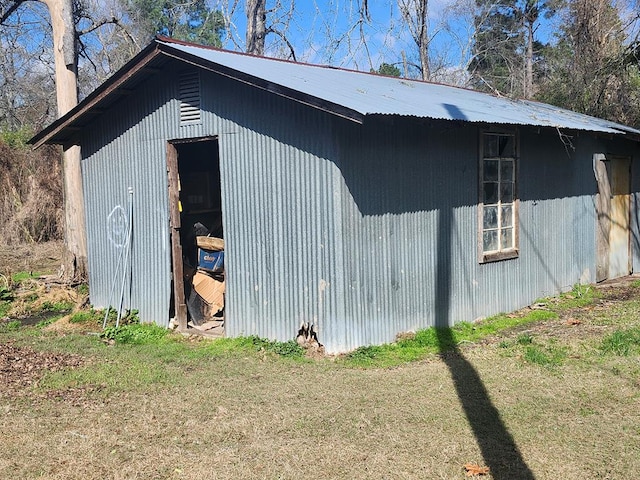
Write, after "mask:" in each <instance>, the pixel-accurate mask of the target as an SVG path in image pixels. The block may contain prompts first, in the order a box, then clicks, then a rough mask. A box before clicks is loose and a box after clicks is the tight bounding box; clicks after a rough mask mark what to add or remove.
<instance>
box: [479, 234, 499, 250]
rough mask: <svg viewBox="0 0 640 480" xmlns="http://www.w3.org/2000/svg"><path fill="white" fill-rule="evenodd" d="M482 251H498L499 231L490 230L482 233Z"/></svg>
mask: <svg viewBox="0 0 640 480" xmlns="http://www.w3.org/2000/svg"><path fill="white" fill-rule="evenodd" d="M482 249H483V251H485V252H493V251H496V250H498V231H497V230H489V231H488V232H483V233H482Z"/></svg>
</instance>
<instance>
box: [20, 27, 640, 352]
mask: <svg viewBox="0 0 640 480" xmlns="http://www.w3.org/2000/svg"><path fill="white" fill-rule="evenodd" d="M639 140H640V131H638V130H636V129H633V128H630V127H626V126H623V125H619V124H615V123H612V122H608V121H605V120H602V119H597V118H593V117H589V116H586V115H581V114H577V113H575V112H570V111H567V110H562V109H559V108H556V107H553V106H550V105H544V104H540V103H536V102H531V101H515V100H510V99H506V98H500V97H495V96H492V95H488V94H484V93H480V92H475V91H471V90H466V89H461V88H455V87H450V86H445V85H438V84H431V83H426V82H419V81H411V80H406V79H399V78H392V77H383V76H379V75H373V74H367V73H361V72H354V71H347V70H341V69H335V68H330V67H322V66H316V65H305V64H297V63H292V62H286V61H281V60H274V59H267V58H260V57H254V56H248V55H244V54H239V53H233V52H228V51H223V50H217V49H212V48H206V47H201V46H198V45H192V44H186V43H182V42H177V41H174V40H171V39H168V38H163V37H158V38H157V39H155V40H154V41H153V42H152V43H151V44H150V45H149V46H148V47H147V48H146V49H145V50H144V51H142V52H141V53H140V54H139V55H137V56H136V57H135V58H134V59H132V60H131V61H130V62H129V63H128V64H127V65H125V66H124V67H123V68H122V69H121V70H120V71H119V72H117V73H116V74H115V75H114V76H113V77H112V78H111V79H109V80H107V81H106V82H105V83H104V84H103V85H102V86H101V87H99V88H98V89H97V90H96V91H94V92H93V93H92V94H91V95H89V96H88V97H87V98H86V99H84V100H83V101H82V102H81V103H80V104H79V105H78V106H77V107H76V108H75V109H73V110H72V111H70V112H69V113H68V114H67V115H65V116H64V117H62V118H60V119H59V120H57V121H56V122H54V123H53V124H51V125H50V126H48V127H47V128H46V129H44V130H43V131H42V132H40V133H39V134H38V135H36V136H35V137H34V138H33V139H32V143H34V144H35V145H36V146H37V145H41V144H44V143H57V144H61V145H63V146H65V147H68V146H70V145H80V146H81V150H82V174H83V185H84V195H85V204H86V225H87V236H88V250H89V251H88V255H89V283H90V292H91V293H90V295H91V303H92V304H93V305H94V306H96V307H107V306H109V304H110V302H111V298H112V292H113V285H114V279H121V281H122V282H123V285H124V286H126V288H125V290H126V292H127V295H126V298H125V303H126V305H127V306H128V308H133V309H137V310H138V311H139V315H140V318H141V319H142V320H143V321H153V322H156V323H158V324H160V325H168V322H169V321H170V319H171V318H172V317H177V318H178V319H179V320H180V321H181V322H182V324H183V326H184V325H186V321H187V318H186V317H187V311H186V307H185V302H186V300H185V293H184V283H185V281H186V280H185V273H186V272H185V269H184V262H183V254H184V249H186V248H188V245H185V244H184V243H185V238H186V233H187V232H186V228H187V227H190V226H191V224H192V223H193V222H195V221H196V220H202V223H204V224H206V223H207V222H208V223H209V224H208V225H206V226H207V228H208V230H210V231H211V230H217V231H218V234H219V235H220V236H223V237H224V242H225V247H224V255H225V279H226V296H225V310H224V322H225V323H224V325H225V332H226V334H227V335H230V336H239V335H258V336H261V337H266V338H270V339H274V340H281V341H284V340H289V339H292V338H294V336H295V335H296V332H297V331H298V328H299V326H300V325H301V323H303V322H306V323H309V324H314V325H315V326H316V328H317V333H318V337H319V340H320V342H321V343H322V344H324V346H325V349H326V351H327V352H329V353H336V352H343V351H348V350H351V349H353V348H356V347H358V346H362V345H369V344H379V343H383V342H389V341H393V340H394V338H395V335H396V334H397V333H399V332H403V331H410V330H416V329H419V328H425V327H429V326H434V325H435V326H444V325H452V324H453V323H455V322H457V321H470V320H474V319H477V318H481V317H485V316H488V315H493V314H496V313H499V312H501V311H510V310H513V309H517V308H520V307H523V306H526V305H528V304H530V303H531V302H532V301H533V300H535V299H536V298H539V297H541V296H544V295H549V294H555V293H558V292H560V291H564V290H567V289H570V288H571V287H572V286H573V285H575V284H576V283H579V282H582V283H585V282H589V283H591V282H596V281H600V280H603V279H605V278H612V277H617V276H622V275H627V274H629V273H631V272H632V271H633V270H634V268H635V267H637V266H638V262H639V261H640V249H639V247H640V245H639V243H638V238H639V233H640V230H639V222H638V201H639V200H640V197H639V196H638V195H639V191H640V188H639V187H640V170H639V167H638V158H639V157H638V153H639V149H638V141H639ZM181 206H182V208H183V210H182V212H181V211H180V207H181ZM185 208H186V210H185ZM187 214H189V215H191V216H189V217H188V219H187ZM129 232H130V233H131V242H128V241H127V238H129V237H128V235H129ZM125 246H126V247H127V248H130V250H127V251H128V253H127V256H126V258H127V261H128V267H127V269H126V273H125V271H124V270H125V269H123V268H122V266H121V265H122V264H123V261H122V259H123V258H124V255H123V251H124V249H125ZM119 281H120V280H119Z"/></svg>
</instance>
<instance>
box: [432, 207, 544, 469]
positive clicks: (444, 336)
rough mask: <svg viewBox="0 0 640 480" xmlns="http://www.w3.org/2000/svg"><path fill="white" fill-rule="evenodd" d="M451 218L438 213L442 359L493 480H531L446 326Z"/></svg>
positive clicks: (438, 324)
mask: <svg viewBox="0 0 640 480" xmlns="http://www.w3.org/2000/svg"><path fill="white" fill-rule="evenodd" d="M451 218H452V216H451V215H448V214H446V213H443V212H442V210H441V211H440V213H439V221H438V250H437V251H438V263H437V265H438V267H437V276H436V286H435V288H436V305H435V307H436V336H437V340H438V346H439V349H440V352H441V357H442V360H443V361H444V363H445V364H446V365H447V368H448V369H449V374H450V375H451V379H452V380H453V384H454V386H455V389H456V393H457V395H458V398H459V400H460V404H461V405H462V409H463V410H464V413H465V415H466V417H467V420H468V422H469V425H470V426H471V429H472V430H473V434H474V436H475V438H476V442H477V443H478V446H479V447H480V451H481V452H482V457H483V458H484V461H485V462H486V465H487V466H488V467H489V469H490V471H491V475H492V476H493V478H494V479H496V480H507V479H509V480H512V479H518V480H533V479H534V478H535V477H534V475H533V472H532V471H531V470H530V469H529V467H528V465H527V464H526V462H525V461H524V459H523V458H522V454H521V453H520V450H519V448H518V446H517V445H516V442H515V440H514V439H513V436H512V435H511V433H510V432H509V430H508V429H507V426H506V425H505V424H504V422H503V420H502V418H501V416H500V412H499V411H498V409H497V408H496V407H495V405H493V402H492V401H491V398H490V396H489V392H488V391H487V389H486V387H485V386H484V384H483V382H482V379H481V378H480V375H479V374H478V372H477V370H476V369H475V368H474V366H473V365H472V364H471V362H469V361H468V360H467V359H466V358H465V357H464V355H463V354H462V352H461V351H460V349H459V348H458V346H457V344H456V341H455V338H454V336H453V332H452V330H451V328H450V326H449V311H450V302H451V298H450V297H451V293H450V292H451V267H450V265H451V262H450V261H449V259H448V258H447V252H448V250H449V245H450V242H451V220H450V219H451Z"/></svg>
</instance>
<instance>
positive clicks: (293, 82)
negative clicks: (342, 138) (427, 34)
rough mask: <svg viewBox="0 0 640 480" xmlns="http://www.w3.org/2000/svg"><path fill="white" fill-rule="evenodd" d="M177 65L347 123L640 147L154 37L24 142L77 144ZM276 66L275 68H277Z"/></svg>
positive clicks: (527, 114) (412, 89) (446, 96)
mask: <svg viewBox="0 0 640 480" xmlns="http://www.w3.org/2000/svg"><path fill="white" fill-rule="evenodd" d="M174 61H178V62H182V63H184V64H189V65H193V66H195V67H198V68H200V69H203V70H207V71H210V72H213V73H215V74H217V75H221V76H224V77H227V78H230V79H233V80H234V81H237V82H242V83H244V84H246V85H250V86H252V87H255V88H259V89H261V90H264V91H267V92H270V93H271V94H275V95H279V96H281V97H285V98H288V99H291V100H293V101H295V102H298V103H301V104H304V105H307V106H309V107H312V108H315V109H319V110H322V111H324V112H327V113H330V114H332V115H336V116H339V117H341V118H345V119H347V120H350V121H353V122H356V123H364V121H365V118H369V117H371V118H375V117H379V116H383V117H386V116H394V117H415V118H428V119H431V120H444V121H464V122H470V123H477V124H485V125H486V124H500V125H512V126H523V127H526V126H530V127H534V128H535V127H538V128H540V127H542V128H553V129H557V130H561V131H563V132H566V131H589V132H591V133H592V134H595V135H606V136H619V138H620V137H621V138H626V139H628V140H632V141H636V142H638V141H640V130H636V129H634V128H631V127H628V126H625V125H621V124H617V123H614V122H609V121H606V120H603V119H598V118H594V117H590V116H587V115H582V114H579V113H576V112H572V111H569V110H565V109H562V108H558V107H555V106H552V105H547V104H543V103H538V102H532V101H527V100H511V99H506V98H503V97H495V96H492V95H488V94H486V93H481V92H477V91H472V90H468V89H462V88H458V87H451V86H446V85H439V84H430V83H428V82H420V81H411V80H406V79H398V78H395V77H383V76H379V75H371V74H368V73H364V72H353V71H348V70H342V69H336V68H333V67H327V66H320V65H309V64H296V63H293V62H288V61H283V60H277V59H266V58H261V57H255V56H252V55H247V54H244V53H237V52H228V51H224V50H221V49H217V48H213V47H203V46H200V45H194V44H190V43H187V42H180V41H177V40H173V39H170V38H166V37H156V39H155V40H154V41H153V42H151V44H149V45H148V46H147V47H146V48H145V49H144V50H142V51H141V52H140V53H139V54H137V55H136V56H135V57H134V58H133V59H131V60H130V61H129V62H128V63H127V64H126V65H124V66H123V67H122V68H121V69H120V70H118V71H117V72H116V73H115V74H114V75H113V76H112V77H111V78H109V79H108V80H107V81H105V82H104V83H103V84H102V85H101V86H100V87H98V88H97V89H96V90H95V91H93V92H92V93H91V94H90V95H89V96H87V97H86V98H85V99H84V100H83V101H82V102H80V103H79V104H78V105H77V106H76V107H75V108H73V109H72V110H71V111H69V112H68V113H66V114H65V115H64V116H62V117H61V118H59V119H58V120H56V121H54V122H53V123H51V124H50V125H49V126H47V127H46V128H45V129H43V130H42V131H41V132H39V133H38V134H36V135H35V136H34V137H33V138H32V139H31V140H30V141H29V143H31V144H33V145H34V146H35V148H38V147H40V146H41V145H43V144H46V143H49V144H59V145H63V146H64V147H68V146H71V145H77V144H79V142H80V138H81V137H80V132H81V131H82V130H83V129H84V128H86V127H87V126H88V125H89V124H90V122H91V121H92V119H93V118H95V117H96V116H98V115H100V114H101V113H102V112H104V111H105V110H107V109H108V108H110V107H111V106H112V105H113V104H115V103H116V102H118V101H119V100H121V99H122V98H123V97H126V96H127V95H130V94H131V93H133V92H134V91H135V89H136V88H137V87H138V86H139V84H140V83H141V82H143V81H145V80H146V79H148V78H149V77H150V76H151V75H154V74H156V73H158V72H159V71H161V70H162V68H163V67H165V66H166V64H167V63H169V62H174ZM276 62H280V63H276Z"/></svg>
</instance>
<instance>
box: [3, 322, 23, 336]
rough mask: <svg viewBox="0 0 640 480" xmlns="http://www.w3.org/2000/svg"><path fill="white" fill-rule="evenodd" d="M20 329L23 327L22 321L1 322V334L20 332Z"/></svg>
mask: <svg viewBox="0 0 640 480" xmlns="http://www.w3.org/2000/svg"><path fill="white" fill-rule="evenodd" d="M20 327H22V324H21V323H20V320H11V321H10V322H0V333H7V332H15V331H16V330H20Z"/></svg>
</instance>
